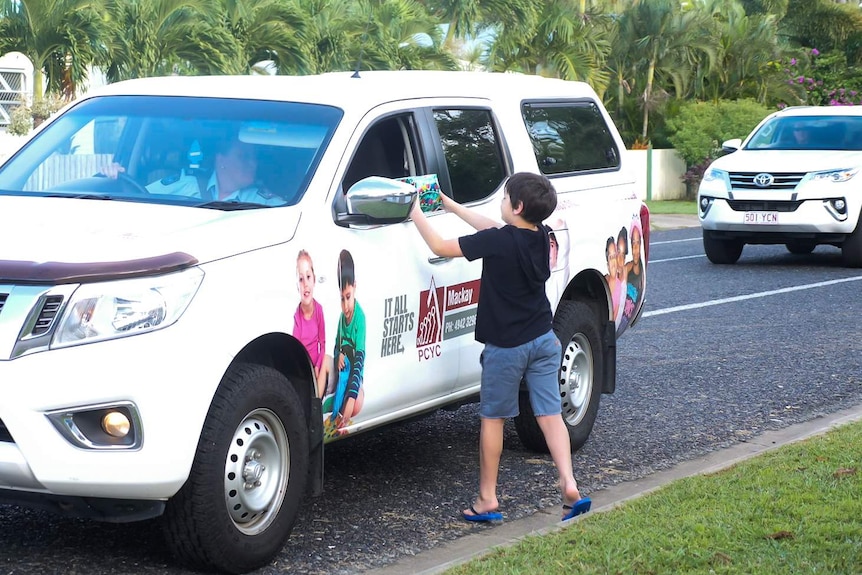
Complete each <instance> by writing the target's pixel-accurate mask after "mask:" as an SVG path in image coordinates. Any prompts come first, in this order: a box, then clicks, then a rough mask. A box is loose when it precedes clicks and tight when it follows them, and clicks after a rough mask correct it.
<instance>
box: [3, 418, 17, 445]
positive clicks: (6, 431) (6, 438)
mask: <svg viewBox="0 0 862 575" xmlns="http://www.w3.org/2000/svg"><path fill="white" fill-rule="evenodd" d="M4 441H5V442H6V443H15V440H14V439H12V434H11V433H9V428H7V427H6V424H5V423H3V420H2V419H0V442H4Z"/></svg>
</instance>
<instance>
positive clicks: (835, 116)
mask: <svg viewBox="0 0 862 575" xmlns="http://www.w3.org/2000/svg"><path fill="white" fill-rule="evenodd" d="M723 148H724V149H725V150H726V151H730V152H732V153H730V154H728V155H726V156H723V157H721V158H718V159H717V160H715V161H714V162H713V163H712V164H711V165H710V167H709V169H708V170H707V171H706V173H705V174H704V177H703V181H702V182H701V184H700V189H699V190H698V206H699V215H700V221H701V226H702V227H703V246H704V249H705V250H706V255H707V257H708V258H709V260H710V261H711V262H713V263H716V264H732V263H735V262H736V261H737V260H738V259H739V256H740V254H741V253H742V248H743V246H744V245H745V244H785V245H786V246H787V249H788V250H789V251H790V252H791V253H794V254H807V253H810V252H811V251H812V250H813V249H814V248H815V246H817V245H818V244H831V245H834V246H837V247H840V248H841V252H842V257H843V261H844V264H845V265H846V266H849V267H862V230H860V227H859V213H860V210H862V190H860V185H862V175H859V171H860V169H862V107H860V106H847V107H845V106H828V107H827V106H823V107H814V106H806V107H794V108H786V109H784V110H781V111H779V112H775V113H773V114H771V115H769V116H768V117H767V118H765V119H764V120H763V121H762V122H761V123H760V124H758V126H757V127H756V128H755V129H754V130H753V131H752V133H751V134H750V135H749V136H748V137H747V138H746V139H745V141H740V140H738V139H737V140H728V141H727V142H724V144H723Z"/></svg>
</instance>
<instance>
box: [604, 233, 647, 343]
mask: <svg viewBox="0 0 862 575" xmlns="http://www.w3.org/2000/svg"><path fill="white" fill-rule="evenodd" d="M642 242H643V232H642V230H641V223H640V219H639V218H637V217H635V218H633V219H632V223H631V227H630V228H628V229H627V228H626V227H625V226H623V227H622V228H620V230H619V232H618V233H617V235H616V237H614V236H610V237H608V239H607V241H606V242H605V258H606V259H607V264H608V273H607V275H606V276H605V279H606V280H607V282H608V289H609V290H610V293H611V304H612V306H613V310H612V314H613V318H614V322H615V323H616V326H617V329H616V333H617V336H619V335H621V334H622V333H623V332H624V331H625V330H626V328H627V327H628V325H629V323H630V322H631V320H632V318H634V317H635V316H636V315H637V312H638V309H640V307H641V306H642V305H643V298H642V295H643V289H644V270H645V268H644V262H643V250H642V249H641V247H642ZM629 256H630V257H629Z"/></svg>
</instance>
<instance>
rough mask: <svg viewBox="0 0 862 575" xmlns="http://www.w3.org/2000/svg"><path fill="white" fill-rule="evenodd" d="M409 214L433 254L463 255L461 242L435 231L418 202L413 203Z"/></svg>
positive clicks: (451, 256) (443, 256) (444, 255)
mask: <svg viewBox="0 0 862 575" xmlns="http://www.w3.org/2000/svg"><path fill="white" fill-rule="evenodd" d="M410 216H411V218H412V219H413V223H414V224H416V229H417V230H419V235H421V236H422V239H423V240H425V243H426V244H428V247H429V248H431V251H432V252H434V255H437V256H440V257H442V258H455V257H460V256H462V255H464V254H462V253H461V244H460V243H458V239H457V238H455V239H452V240H444V239H443V238H442V237H440V234H438V233H437V230H435V229H434V228H432V227H431V224H429V223H428V218H426V217H425V214H424V213H423V212H422V208H421V207H419V202H416V203H415V204H413V210H412V211H411V212H410Z"/></svg>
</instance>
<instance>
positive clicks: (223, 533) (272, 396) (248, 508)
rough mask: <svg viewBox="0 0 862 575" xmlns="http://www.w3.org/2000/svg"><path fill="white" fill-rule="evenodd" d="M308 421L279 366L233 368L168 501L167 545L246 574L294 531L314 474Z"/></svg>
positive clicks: (203, 564)
mask: <svg viewBox="0 0 862 575" xmlns="http://www.w3.org/2000/svg"><path fill="white" fill-rule="evenodd" d="M307 427H308V424H307V422H306V420H305V413H304V411H303V409H302V404H301V403H300V400H299V396H298V395H297V393H296V391H295V390H294V389H293V386H292V385H291V384H290V382H289V381H288V380H287V378H286V377H284V376H283V375H282V374H281V373H279V372H278V371H275V370H274V369H271V368H269V367H264V366H259V365H247V364H245V365H239V366H236V367H235V368H232V369H231V371H229V372H228V373H227V374H226V375H225V377H224V379H223V380H222V383H221V385H220V386H219V389H218V391H217V392H216V395H215V397H214V398H213V401H212V404H211V406H210V410H209V413H208V414H207V417H206V421H205V422H204V427H203V431H202V432H201V437H200V441H199V442H198V449H197V454H196V455H195V460H194V464H193V466H192V470H191V473H190V475H189V478H188V480H187V481H186V483H185V485H184V486H183V488H182V489H181V490H180V491H179V492H178V493H177V494H176V495H175V496H174V497H173V498H172V499H171V500H170V501H169V502H168V505H167V508H166V510H165V516H164V519H165V521H164V525H165V535H166V539H167V543H168V546H169V547H170V548H171V551H173V553H174V555H175V556H176V557H177V558H178V559H180V560H181V561H182V562H184V563H186V564H189V565H191V566H193V567H196V568H201V569H207V570H213V569H215V570H218V571H224V572H227V573H245V572H248V571H251V570H253V569H256V568H258V567H261V566H263V565H265V564H267V563H268V562H270V561H271V560H272V559H273V557H275V555H276V554H277V553H278V552H279V550H280V549H281V548H282V546H283V545H284V542H285V541H286V540H287V538H288V536H289V535H290V531H291V529H293V524H294V522H295V521H296V516H297V512H298V510H299V505H300V503H301V501H302V498H303V496H304V494H305V485H306V480H307V478H308V434H307V431H306V429H307Z"/></svg>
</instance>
